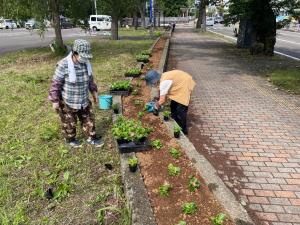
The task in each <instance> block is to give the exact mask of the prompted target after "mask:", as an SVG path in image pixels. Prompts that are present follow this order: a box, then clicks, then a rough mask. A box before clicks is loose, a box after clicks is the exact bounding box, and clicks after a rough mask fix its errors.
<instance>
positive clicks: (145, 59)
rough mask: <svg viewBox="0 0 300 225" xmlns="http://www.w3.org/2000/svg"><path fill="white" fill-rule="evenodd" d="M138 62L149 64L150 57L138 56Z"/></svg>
mask: <svg viewBox="0 0 300 225" xmlns="http://www.w3.org/2000/svg"><path fill="white" fill-rule="evenodd" d="M136 60H137V61H138V62H144V63H147V62H149V55H142V54H139V55H137V56H136Z"/></svg>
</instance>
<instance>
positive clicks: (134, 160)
mask: <svg viewBox="0 0 300 225" xmlns="http://www.w3.org/2000/svg"><path fill="white" fill-rule="evenodd" d="M138 162H139V161H138V159H137V158H136V157H132V158H129V159H128V165H129V166H130V167H135V166H137V164H138Z"/></svg>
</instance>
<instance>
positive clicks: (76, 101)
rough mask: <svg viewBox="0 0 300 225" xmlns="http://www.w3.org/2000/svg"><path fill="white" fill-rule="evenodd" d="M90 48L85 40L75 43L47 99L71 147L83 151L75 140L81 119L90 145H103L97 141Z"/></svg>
mask: <svg viewBox="0 0 300 225" xmlns="http://www.w3.org/2000/svg"><path fill="white" fill-rule="evenodd" d="M92 57H93V56H92V54H91V45H90V43H89V42H88V41H86V40H81V39H79V40H75V41H74V44H73V49H72V51H71V52H70V54H69V55H68V56H67V57H65V58H63V59H62V60H61V61H60V62H59V63H58V64H57V66H56V70H55V74H54V76H53V79H52V85H51V88H50V91H49V97H48V99H49V100H50V101H51V102H52V104H53V108H54V109H55V110H56V111H57V112H58V114H59V116H60V119H61V122H62V131H63V135H64V137H65V140H66V142H67V144H68V145H70V146H71V147H74V148H78V147H81V144H80V143H79V141H78V140H77V139H76V124H77V118H78V119H79V121H80V123H81V126H82V130H83V132H84V134H85V135H86V137H87V142H88V143H89V144H91V145H92V146H95V147H101V146H102V145H103V143H102V142H101V141H100V139H97V138H96V132H95V116H94V113H93V109H92V103H91V101H90V100H89V92H91V93H92V96H93V99H94V102H95V104H97V103H98V90H97V85H96V84H95V83H94V79H93V74H92V67H91V64H90V61H89V59H91V58H92Z"/></svg>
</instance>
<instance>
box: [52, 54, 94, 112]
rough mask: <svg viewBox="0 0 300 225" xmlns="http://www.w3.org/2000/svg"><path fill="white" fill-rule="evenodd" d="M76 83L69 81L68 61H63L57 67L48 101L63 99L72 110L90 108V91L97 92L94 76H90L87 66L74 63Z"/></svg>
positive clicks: (65, 59)
mask: <svg viewBox="0 0 300 225" xmlns="http://www.w3.org/2000/svg"><path fill="white" fill-rule="evenodd" d="M74 67H75V73H76V82H75V83H71V82H70V81H69V72H68V61H67V58H64V59H62V60H61V61H60V62H59V63H58V64H57V66H56V70H55V74H54V76H53V79H52V84H51V87H50V91H49V96H48V99H49V100H50V101H52V102H53V103H55V102H58V101H59V100H60V99H62V100H63V101H64V102H65V103H66V104H67V105H68V106H69V107H70V108H73V109H82V108H85V107H87V106H88V103H89V91H90V92H95V91H97V85H96V84H95V83H94V80H93V76H92V75H91V76H89V75H88V71H87V67H86V65H85V64H81V63H74Z"/></svg>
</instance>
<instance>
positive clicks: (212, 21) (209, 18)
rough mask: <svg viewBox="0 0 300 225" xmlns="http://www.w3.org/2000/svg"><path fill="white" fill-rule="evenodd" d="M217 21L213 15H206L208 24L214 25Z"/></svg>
mask: <svg viewBox="0 0 300 225" xmlns="http://www.w3.org/2000/svg"><path fill="white" fill-rule="evenodd" d="M214 23H215V20H214V18H213V17H206V26H213V25H214Z"/></svg>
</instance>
